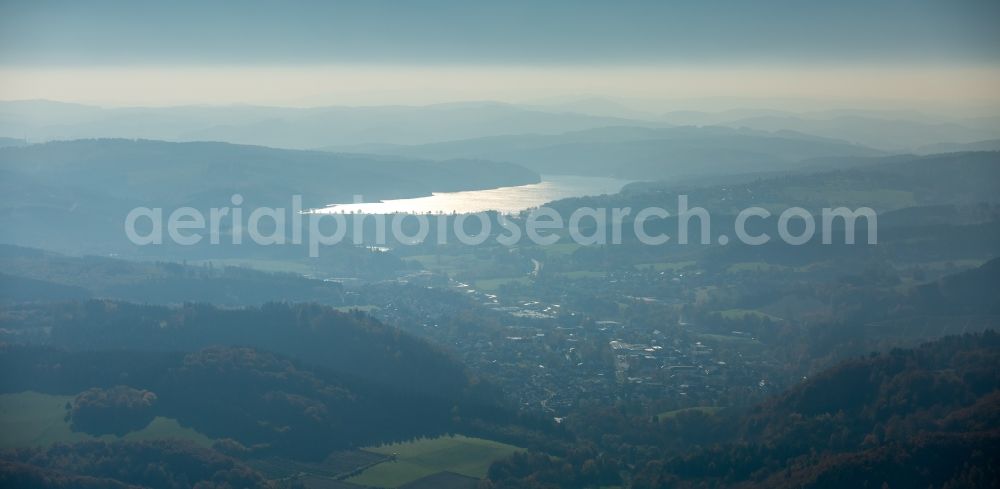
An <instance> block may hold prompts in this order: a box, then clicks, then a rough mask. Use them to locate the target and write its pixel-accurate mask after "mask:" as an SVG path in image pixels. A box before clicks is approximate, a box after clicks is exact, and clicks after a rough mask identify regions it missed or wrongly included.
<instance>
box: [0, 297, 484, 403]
mask: <svg viewBox="0 0 1000 489" xmlns="http://www.w3.org/2000/svg"><path fill="white" fill-rule="evenodd" d="M0 328H3V329H4V331H5V332H6V333H7V334H6V335H5V336H6V339H7V340H20V341H37V342H40V343H43V344H49V345H53V346H58V347H63V348H69V349H73V350H91V351H96V350H109V349H131V350H143V351H149V350H156V351H194V350H198V349H201V348H205V347H209V346H213V345H232V344H236V345H246V346H254V347H259V348H265V349H268V350H271V351H275V352H277V353H283V354H286V355H290V356H294V357H296V358H299V359H302V360H305V361H308V362H310V363H314V364H317V365H320V366H324V367H327V368H330V369H332V370H334V371H337V372H341V373H344V374H347V375H350V376H353V377H357V378H359V379H364V380H366V381H368V382H371V383H372V384H373V385H382V386H386V387H389V388H395V389H399V390H404V391H409V392H413V393H422V394H424V395H428V396H434V397H439V398H442V399H451V400H455V399H459V398H460V397H461V396H462V394H463V392H464V390H465V389H466V388H467V387H468V386H469V378H468V376H467V374H466V373H465V371H464V369H463V368H462V367H461V366H460V365H459V364H458V363H456V362H455V361H454V360H452V359H451V358H450V357H449V356H448V355H446V354H445V353H443V352H441V351H439V350H438V349H436V348H435V347H432V346H430V345H429V344H427V343H425V342H424V341H422V340H418V339H416V338H413V337H411V336H408V335H406V334H403V333H402V332H400V331H399V330H398V329H396V328H395V327H392V326H388V325H385V324H383V323H381V322H379V321H377V320H374V319H372V318H371V317H369V316H367V315H365V314H364V313H361V312H351V313H343V312H338V311H336V310H333V309H330V308H327V307H323V306H319V305H314V304H301V305H286V304H280V303H270V304H266V305H264V306H262V307H260V308H255V307H250V308H244V309H220V308H216V307H214V306H210V305H204V304H186V305H184V306H181V307H177V308H169V307H160V306H143V305H137V304H130V303H125V302H115V301H96V300H95V301H88V302H83V303H65V304H62V305H57V304H44V305H26V306H15V307H11V308H8V309H6V310H5V311H4V313H3V318H2V319H0Z"/></svg>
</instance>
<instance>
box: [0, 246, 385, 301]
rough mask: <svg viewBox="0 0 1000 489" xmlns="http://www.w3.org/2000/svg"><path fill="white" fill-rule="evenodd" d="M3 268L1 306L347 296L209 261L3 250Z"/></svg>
mask: <svg viewBox="0 0 1000 489" xmlns="http://www.w3.org/2000/svg"><path fill="white" fill-rule="evenodd" d="M345 251H347V252H352V253H353V258H354V259H355V260H356V261H358V262H361V263H363V259H364V258H366V257H367V256H368V255H372V253H370V252H369V251H368V250H364V249H361V248H350V249H345ZM0 269H2V270H3V273H0V304H2V303H17V302H31V301H40V302H45V301H65V300H73V299H76V300H81V299H89V298H108V299H120V300H126V301H132V302H139V303H146V304H182V303H184V302H208V303H212V304H216V305H222V306H251V305H261V304H264V303H266V302H276V301H288V302H317V303H320V304H326V305H333V306H339V305H343V299H344V290H343V287H342V286H341V284H340V283H338V282H328V281H323V280H317V279H309V278H305V277H303V276H301V275H298V274H293V273H272V272H263V271H258V270H254V269H251V268H245V267H237V266H222V265H219V266H216V265H213V264H212V262H207V263H203V264H200V265H185V264H182V263H169V262H139V261H128V260H121V259H116V258H109V257H103V256H66V255H61V254H58V253H52V252H48V251H43V250H38V249H33V248H22V247H18V246H9V245H0Z"/></svg>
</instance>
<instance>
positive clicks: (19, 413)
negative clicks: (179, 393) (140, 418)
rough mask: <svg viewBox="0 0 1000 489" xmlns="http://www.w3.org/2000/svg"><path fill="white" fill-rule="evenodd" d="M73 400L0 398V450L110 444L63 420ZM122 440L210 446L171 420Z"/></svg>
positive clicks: (34, 394) (37, 395)
mask: <svg viewBox="0 0 1000 489" xmlns="http://www.w3.org/2000/svg"><path fill="white" fill-rule="evenodd" d="M73 397H74V396H55V395H50V394H40V393H38V392H21V393H18V394H0V448H14V447H28V446H47V445H51V444H53V443H56V442H74V441H84V440H94V439H104V440H113V439H115V438H117V437H115V436H114V435H104V436H101V437H95V436H92V435H88V434H86V433H80V432H74V431H72V430H71V429H70V426H69V423H67V422H66V420H65V419H64V418H65V416H66V403H67V402H72V401H73ZM122 438H123V439H126V440H151V439H159V438H183V439H187V440H191V441H193V442H195V443H198V444H199V445H204V446H211V445H212V440H211V439H210V438H208V437H206V436H205V435H202V434H201V433H198V432H197V431H194V430H192V429H190V428H184V427H182V426H181V425H180V424H178V423H177V421H176V420H174V419H171V418H163V417H157V418H155V419H154V420H153V421H151V422H150V423H149V425H148V426H146V427H145V428H143V429H141V430H139V431H133V432H131V433H128V434H126V435H125V436H124V437H122Z"/></svg>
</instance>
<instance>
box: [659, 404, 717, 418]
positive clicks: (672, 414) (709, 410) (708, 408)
mask: <svg viewBox="0 0 1000 489" xmlns="http://www.w3.org/2000/svg"><path fill="white" fill-rule="evenodd" d="M721 409H722V408H721V407H714V406H702V407H689V408H683V409H675V410H673V411H667V412H663V413H660V414H657V415H656V417H657V418H659V419H660V420H661V421H662V420H664V419H670V418H673V417H675V416H677V415H678V414H681V413H688V412H695V411H701V412H703V413H705V414H715V413H717V412H719V411H720V410H721Z"/></svg>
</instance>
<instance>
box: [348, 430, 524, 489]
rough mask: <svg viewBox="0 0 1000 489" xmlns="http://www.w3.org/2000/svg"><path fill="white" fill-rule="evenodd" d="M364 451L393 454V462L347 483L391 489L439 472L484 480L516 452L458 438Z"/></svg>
mask: <svg viewBox="0 0 1000 489" xmlns="http://www.w3.org/2000/svg"><path fill="white" fill-rule="evenodd" d="M366 450H369V451H372V452H376V453H381V454H385V455H393V454H395V455H396V460H395V461H388V462H383V463H381V464H378V465H376V466H374V467H372V468H370V469H368V470H366V471H364V472H362V473H361V474H360V475H357V476H355V477H352V478H350V479H348V480H347V481H348V482H351V483H354V484H360V485H364V486H371V487H387V488H395V487H399V486H401V485H403V484H406V483H407V482H410V481H414V480H417V479H419V478H421V477H426V476H428V475H431V474H436V473H438V472H441V471H450V472H454V473H456V474H462V475H466V476H469V477H476V478H482V477H484V476H486V471H487V470H488V469H489V467H490V464H492V463H493V462H494V461H496V460H499V459H501V458H504V457H507V456H508V455H510V454H512V453H514V452H515V451H517V450H519V448H517V447H515V446H512V445H506V444H504V443H499V442H495V441H490V440H483V439H481V438H468V437H465V436H460V435H459V436H442V437H440V438H433V439H420V440H417V441H413V442H407V443H395V444H392V445H383V446H380V447H371V448H367V449H366Z"/></svg>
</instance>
